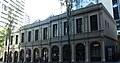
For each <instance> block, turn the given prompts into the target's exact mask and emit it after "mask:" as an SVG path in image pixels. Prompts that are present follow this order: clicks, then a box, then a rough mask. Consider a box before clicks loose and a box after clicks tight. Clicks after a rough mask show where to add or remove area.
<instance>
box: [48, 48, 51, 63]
mask: <svg viewBox="0 0 120 63" xmlns="http://www.w3.org/2000/svg"><path fill="white" fill-rule="evenodd" d="M50 62H51V48H50V47H49V52H48V63H50Z"/></svg>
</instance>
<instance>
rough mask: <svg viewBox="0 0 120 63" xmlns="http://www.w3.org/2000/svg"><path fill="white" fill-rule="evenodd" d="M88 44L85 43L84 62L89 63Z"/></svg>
mask: <svg viewBox="0 0 120 63" xmlns="http://www.w3.org/2000/svg"><path fill="white" fill-rule="evenodd" d="M89 53H90V51H89V44H88V41H87V42H86V43H85V62H86V63H87V62H89Z"/></svg>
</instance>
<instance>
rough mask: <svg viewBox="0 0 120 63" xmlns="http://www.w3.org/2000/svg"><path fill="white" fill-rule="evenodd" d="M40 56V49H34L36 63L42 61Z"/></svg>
mask: <svg viewBox="0 0 120 63" xmlns="http://www.w3.org/2000/svg"><path fill="white" fill-rule="evenodd" d="M39 56H40V55H39V49H38V48H35V49H34V55H33V57H34V62H39V59H40V57H39Z"/></svg>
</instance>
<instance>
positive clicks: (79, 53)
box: [76, 43, 85, 62]
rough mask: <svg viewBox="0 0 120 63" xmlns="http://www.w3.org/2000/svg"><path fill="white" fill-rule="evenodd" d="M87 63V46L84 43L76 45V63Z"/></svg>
mask: <svg viewBox="0 0 120 63" xmlns="http://www.w3.org/2000/svg"><path fill="white" fill-rule="evenodd" d="M80 61H85V46H84V44H82V43H79V44H77V45H76V62H80Z"/></svg>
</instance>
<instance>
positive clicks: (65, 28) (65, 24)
mask: <svg viewBox="0 0 120 63" xmlns="http://www.w3.org/2000/svg"><path fill="white" fill-rule="evenodd" d="M64 35H67V22H64Z"/></svg>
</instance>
